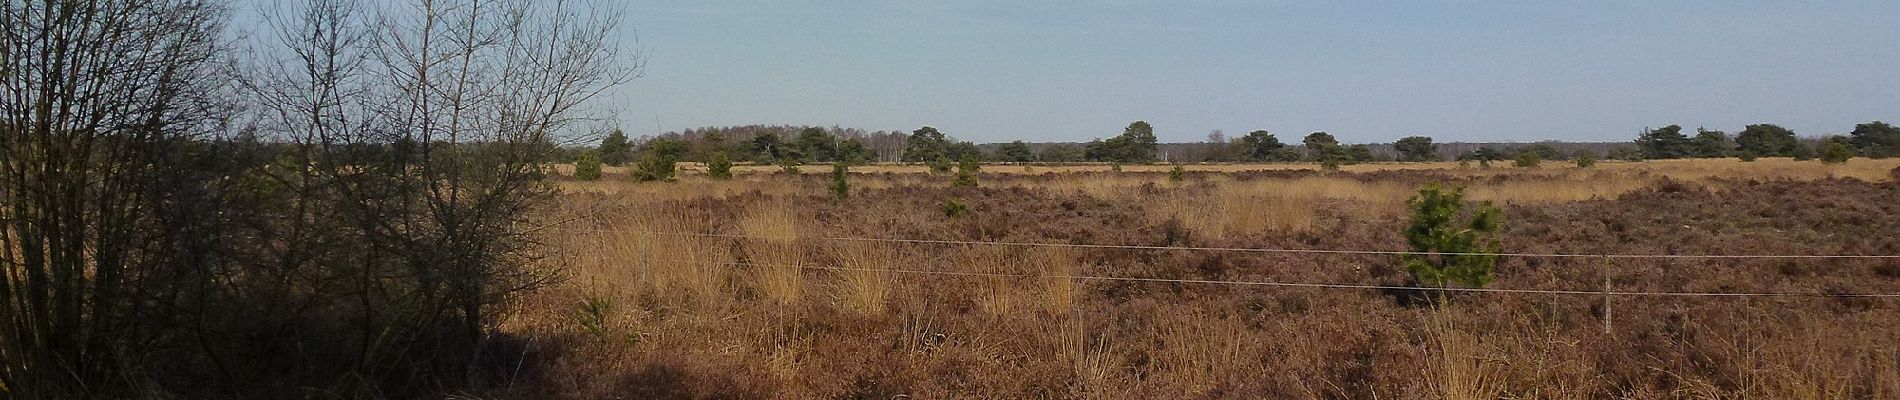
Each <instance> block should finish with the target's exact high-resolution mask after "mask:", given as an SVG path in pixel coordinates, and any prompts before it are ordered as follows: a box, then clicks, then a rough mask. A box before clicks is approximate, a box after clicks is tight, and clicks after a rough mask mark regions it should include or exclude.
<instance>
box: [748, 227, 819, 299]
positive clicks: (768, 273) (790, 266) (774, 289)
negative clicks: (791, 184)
mask: <svg viewBox="0 0 1900 400" xmlns="http://www.w3.org/2000/svg"><path fill="white" fill-rule="evenodd" d="M739 230H740V232H743V233H744V234H745V235H747V236H751V237H752V238H749V239H747V240H746V242H745V248H746V259H747V261H748V262H749V263H750V264H752V266H753V269H752V270H753V272H754V283H755V284H756V285H757V288H758V290H759V292H760V294H762V295H763V297H765V298H766V299H767V300H769V301H771V302H773V303H775V304H779V305H787V304H794V303H797V302H798V301H799V299H800V298H801V297H802V296H803V289H804V271H803V269H802V268H803V266H804V265H805V248H804V247H801V245H800V243H799V241H798V237H799V236H798V221H797V220H796V219H794V216H793V214H792V211H791V209H790V208H789V207H788V206H787V205H785V204H784V203H765V204H760V205H758V206H755V207H754V208H753V209H751V210H750V211H749V212H747V213H746V214H745V216H744V217H742V218H740V220H739Z"/></svg>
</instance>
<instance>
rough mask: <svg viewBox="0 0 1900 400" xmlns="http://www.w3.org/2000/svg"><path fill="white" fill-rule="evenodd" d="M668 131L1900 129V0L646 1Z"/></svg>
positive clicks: (1446, 136)
mask: <svg viewBox="0 0 1900 400" xmlns="http://www.w3.org/2000/svg"><path fill="white" fill-rule="evenodd" d="M625 7H626V11H627V12H628V15H627V16H628V19H627V23H628V27H630V28H632V30H631V31H630V32H629V36H630V37H631V36H634V35H637V36H638V38H639V40H640V47H641V48H643V49H644V50H645V51H646V52H647V54H648V56H650V60H649V64H647V66H648V70H647V71H646V76H645V77H644V78H642V79H640V80H637V81H635V82H633V83H632V84H631V85H629V86H627V87H625V88H623V89H622V90H620V92H619V93H618V94H616V95H615V97H613V98H612V99H610V101H611V102H612V103H613V107H614V108H615V109H616V110H619V111H620V113H619V118H620V122H621V125H622V126H624V127H626V128H627V130H629V131H631V132H638V133H641V134H646V133H652V132H653V131H654V130H655V129H662V130H675V129H681V128H689V127H696V126H706V125H735V124H750V123H766V124H815V125H840V126H847V127H861V128H866V129H900V128H901V129H905V130H909V129H914V128H916V127H918V126H922V125H932V126H936V127H938V128H940V129H942V130H943V131H945V132H947V133H949V134H951V135H952V136H956V137H959V138H962V139H966V140H975V141H979V142H982V141H1001V140H1009V139H1017V138H1022V139H1029V140H1032V141H1074V140H1088V139H1090V138H1093V137H1098V136H1109V135H1113V134H1115V133H1117V132H1119V131H1120V130H1121V128H1122V127H1123V126H1125V125H1126V124H1127V123H1128V122H1130V121H1133V120H1137V119H1140V120H1147V121H1149V122H1151V123H1153V124H1154V126H1155V129H1156V132H1157V133H1158V134H1159V135H1160V136H1161V138H1162V140H1163V141H1190V140H1200V139H1201V138H1202V137H1203V136H1205V135H1206V134H1207V132H1208V131H1209V130H1212V129H1222V130H1225V131H1226V132H1227V133H1228V134H1230V135H1232V134H1237V133H1244V132H1246V131H1249V130H1253V129H1260V128H1264V129H1269V130H1271V131H1273V132H1275V133H1277V134H1279V135H1280V136H1281V137H1282V140H1286V139H1287V138H1289V137H1292V138H1297V136H1298V135H1303V134H1305V133H1306V132H1309V131H1315V130H1325V131H1329V132H1332V133H1334V134H1335V135H1337V136H1339V137H1340V138H1341V140H1343V141H1349V142H1384V141H1391V140H1394V139H1396V138H1398V137H1402V136H1408V135H1414V134H1419V135H1429V136H1433V137H1436V138H1438V139H1439V140H1440V141H1535V140H1542V139H1561V140H1627V139H1631V138H1633V137H1634V136H1635V135H1636V132H1637V130H1639V129H1641V128H1642V127H1644V126H1661V125H1666V124H1672V123H1674V124H1681V125H1684V126H1687V127H1691V128H1693V127H1696V126H1707V127H1710V128H1714V129H1723V130H1727V131H1730V132H1734V131H1736V130H1739V129H1740V128H1741V127H1742V126H1743V125H1744V124H1750V123H1760V122H1774V123H1779V124H1782V125H1783V126H1787V127H1789V128H1792V129H1795V130H1796V132H1799V133H1801V134H1803V135H1813V134H1821V133H1829V132H1832V133H1841V132H1845V131H1847V130H1850V129H1852V127H1853V124H1855V123H1859V122H1866V121H1869V120H1873V119H1887V120H1894V119H1900V2H1896V1H1829V2H1819V1H1810V2H1794V1H1787V2H1768V1H1550V2H1529V1H1200V2H1159V1H1157V2H1135V1H1060V2H1033V1H1032V2H1022V1H901V2H900V1H864V2H856V1H850V2H846V1H770V2H755V1H723V0H692V1H659V2H631V3H627V4H626V6H625Z"/></svg>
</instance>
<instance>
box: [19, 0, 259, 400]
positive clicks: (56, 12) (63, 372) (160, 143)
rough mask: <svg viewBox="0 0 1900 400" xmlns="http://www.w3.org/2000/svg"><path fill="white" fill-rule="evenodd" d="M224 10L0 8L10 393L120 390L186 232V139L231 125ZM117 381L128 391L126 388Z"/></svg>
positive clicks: (120, 1)
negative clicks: (225, 97)
mask: <svg viewBox="0 0 1900 400" xmlns="http://www.w3.org/2000/svg"><path fill="white" fill-rule="evenodd" d="M222 16H223V10H222V9H221V8H219V7H216V6H214V5H212V4H209V3H207V2H203V1H194V0H99V1H89V2H67V1H27V0H6V1H0V26H3V27H4V28H0V29H4V33H3V34H0V35H3V36H0V204H4V207H3V208H4V209H3V210H0V227H3V228H0V242H3V243H6V246H5V248H4V249H0V395H5V397H11V398H36V397H66V396H96V395H111V394H114V393H124V392H114V391H112V390H111V389H112V388H119V389H121V390H123V389H124V388H125V387H126V386H127V385H125V384H123V382H125V381H126V380H127V376H126V375H127V374H128V373H129V371H124V370H121V369H118V367H119V366H120V365H121V364H123V363H128V362H131V361H132V360H128V358H129V357H128V355H127V349H128V348H129V347H131V346H135V345H138V344H141V343H139V341H138V338H139V337H140V336H139V334H140V332H141V331H142V329H143V328H145V327H144V326H140V325H139V324H136V323H135V321H136V320H135V319H134V318H133V317H134V316H139V315H145V314H148V313H154V312H160V311H161V310H154V309H153V308H155V307H158V305H159V304H162V303H159V302H154V301H148V300H155V299H162V298H163V296H167V295H169V293H167V292H166V291H163V290H147V288H146V287H143V286H142V283H143V282H147V281H153V280H162V279H168V278H170V277H173V276H174V275H173V274H161V273H159V272H160V271H159V270H158V269H157V268H154V266H155V265H160V264H162V263H166V262H168V260H169V261H175V260H177V259H179V258H182V257H184V256H185V255H180V254H175V253H171V251H175V250H180V248H177V247H174V246H173V245H174V244H176V240H179V239H180V238H181V237H182V236H181V235H180V234H181V233H183V232H184V231H185V230H187V229H190V227H188V226H176V227H175V228H177V229H172V230H157V229H152V227H153V226H154V224H155V223H159V222H162V221H163V220H164V219H165V218H168V217H171V216H174V215H172V214H170V211H171V210H177V208H176V207H178V204H177V203H175V202H176V201H178V200H180V198H169V197H168V196H170V195H172V194H177V193H168V190H169V189H171V188H174V187H177V186H174V185H185V184H187V183H188V182H181V181H179V180H178V179H181V178H186V177H187V176H186V175H183V174H172V173H171V172H173V171H172V170H170V169H169V168H172V167H174V166H176V165H179V162H180V160H181V157H182V154H181V153H179V151H181V150H182V149H181V148H180V147H179V146H180V145H181V144H183V143H187V142H189V141H192V140H197V139H200V138H202V137H204V136H206V135H207V134H208V132H212V131H214V130H215V129H216V128H218V127H220V125H221V123H222V121H223V118H221V117H220V115H219V114H220V113H222V112H223V111H224V109H225V108H224V107H221V106H219V105H218V101H217V100H218V98H219V94H220V91H219V90H218V89H217V87H216V86H214V85H213V82H214V80H213V79H211V78H213V77H215V74H214V72H215V71H214V70H213V68H214V66H215V63H214V61H215V59H214V58H215V57H216V56H217V54H219V48H218V45H217V42H216V38H217V36H218V35H219V33H220V30H221V26H222V25H221V22H222V20H223V19H222ZM115 383H119V384H115Z"/></svg>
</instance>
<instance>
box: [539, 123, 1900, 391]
mask: <svg viewBox="0 0 1900 400" xmlns="http://www.w3.org/2000/svg"><path fill="white" fill-rule="evenodd" d="M1897 165H1900V160H1868V159H1854V160H1851V161H1850V162H1849V163H1847V164H1845V165H1838V166H1828V165H1824V164H1821V163H1819V162H1801V163H1796V162H1793V161H1789V160H1771V159H1763V160H1760V161H1757V162H1754V163H1741V162H1737V161H1734V160H1685V161H1652V162H1643V163H1620V162H1604V163H1601V164H1599V165H1598V166H1597V167H1596V168H1593V169H1575V168H1567V167H1555V166H1547V167H1545V168H1539V169H1520V168H1492V169H1488V170H1486V169H1476V168H1470V169H1459V168H1457V167H1456V165H1455V164H1448V163H1446V164H1437V163H1430V164H1371V165H1353V166H1345V167H1343V168H1342V170H1341V171H1340V172H1337V173H1327V172H1321V171H1314V170H1313V169H1315V168H1313V166H1310V165H1293V164H1286V165H1189V166H1187V169H1188V171H1189V172H1188V175H1187V179H1186V180H1185V181H1184V182H1174V183H1171V182H1168V178H1167V173H1166V171H1167V168H1168V166H1128V167H1126V168H1125V172H1123V173H1118V174H1117V173H1108V172H1105V171H1107V168H1108V167H1107V166H1093V165H1083V166H1034V167H1031V168H1007V167H1005V168H986V169H985V171H992V172H985V174H986V176H985V177H984V178H983V183H984V186H983V187H982V188H950V187H948V186H949V185H948V182H945V181H944V179H940V177H931V176H928V175H925V174H922V173H918V171H921V170H922V167H918V166H885V165H876V166H867V167H857V168H853V173H854V175H853V186H854V187H856V188H862V192H859V193H854V196H853V197H852V198H850V199H848V200H845V201H843V202H838V201H834V200H831V199H830V198H829V197H827V196H826V194H825V192H824V190H825V189H824V184H825V182H824V180H823V178H822V177H820V176H818V175H815V174H810V175H807V176H789V177H788V176H772V175H770V174H769V173H767V172H766V171H767V170H764V169H756V168H755V169H747V168H744V167H742V168H735V171H736V172H738V174H739V176H738V177H737V178H736V179H734V180H733V181H729V182H727V181H710V180H702V179H699V178H698V177H697V176H694V175H692V174H690V173H689V174H688V175H687V176H685V177H683V178H682V179H681V181H680V182H677V183H670V184H634V183H631V182H627V181H626V180H625V179H614V178H612V177H613V176H614V175H615V174H624V173H625V172H624V171H618V170H613V169H609V170H608V175H609V178H607V179H603V180H602V181H599V182H565V183H563V185H564V186H565V188H566V191H567V192H568V194H566V195H564V198H563V199H562V201H561V202H560V204H561V206H560V207H559V208H557V209H551V210H546V212H544V214H545V215H544V216H543V219H544V220H546V221H550V222H554V221H568V220H573V221H574V222H569V223H565V224H562V225H558V226H556V227H554V228H549V229H546V230H543V231H541V232H544V233H546V237H545V240H546V241H547V242H548V243H551V244H553V245H555V246H557V247H558V248H559V249H560V251H561V253H560V254H557V256H558V257H551V258H549V262H551V263H559V265H558V266H560V267H565V268H567V271H568V272H569V276H570V278H571V279H569V281H568V282H569V284H567V285H565V286H563V287H559V288H556V289H555V290H548V291H544V292H541V293H538V294H536V295H534V296H532V297H531V298H528V299H524V300H523V301H524V304H523V305H522V307H521V309H522V311H521V312H519V313H517V314H515V315H513V316H511V317H509V318H508V319H507V320H505V321H503V324H502V327H503V331H504V332H505V333H507V334H510V335H520V336H524V337H527V338H529V340H528V342H529V343H531V345H529V346H527V347H526V349H525V350H524V353H523V355H524V356H523V357H522V359H523V360H524V361H523V363H522V365H520V366H519V367H518V369H519V371H520V372H519V374H520V378H518V379H522V380H528V381H532V382H530V383H542V384H544V385H526V384H524V385H523V386H522V387H544V388H547V390H549V391H548V392H536V393H522V394H521V395H522V396H523V397H558V398H880V399H888V398H1315V397H1327V398H1399V399H1410V398H1419V399H1426V398H1433V399H1437V398H1442V399H1476V398H1609V397H1617V398H1874V399H1879V398H1900V341H1896V340H1894V338H1896V337H1900V304H1897V303H1900V300H1895V299H1891V298H1885V299H1883V298H1827V297H1778V298H1708V297H1618V298H1615V299H1614V300H1613V302H1612V303H1611V308H1610V319H1611V321H1610V322H1611V324H1610V330H1609V331H1608V332H1605V330H1604V326H1605V325H1604V322H1603V319H1604V314H1605V312H1604V311H1605V310H1604V308H1603V307H1604V301H1603V298H1601V297H1600V296H1573V295H1538V294H1507V293H1492V294H1463V295H1454V296H1451V298H1450V299H1449V301H1448V302H1446V303H1442V304H1440V305H1438V306H1436V307H1430V306H1422V305H1405V304H1402V303H1401V302H1400V301H1398V297H1395V296H1392V295H1388V294H1386V293H1382V292H1379V291H1372V290H1347V289H1312V288H1276V287H1256V286H1228V285H1207V284H1192V283H1155V282H1131V281H1107V280H1085V279H1065V278H1054V277H1061V276H1100V277H1158V278H1178V279H1197V280H1233V281H1273V282H1308V283H1344V284H1360V285H1390V284H1402V283H1403V282H1405V273H1404V271H1403V268H1402V267H1401V266H1400V262H1399V260H1397V259H1396V258H1395V257H1388V256H1358V255H1288V254H1258V253H1222V252H1207V251H1186V250H1169V251H1163V250H1137V249H1098V248H1050V247H1016V246H986V245H949V244H915V243H881V242H861V241H836V240H827V239H825V238H828V237H867V238H913V239H941V240H971V241H1004V242H1044V243H1091V244H1118V245H1142V246H1157V245H1176V246H1207V247H1250V248H1313V249H1362V250H1401V249H1404V248H1405V242H1404V239H1403V237H1402V236H1401V235H1400V234H1399V229H1400V228H1401V227H1402V226H1404V223H1405V221H1404V218H1405V211H1404V202H1405V199H1406V198H1407V196H1409V195H1410V194H1411V193H1412V191H1413V190H1414V189H1415V188H1417V187H1418V186H1421V185H1423V184H1426V183H1431V182H1443V183H1446V184H1450V185H1456V186H1463V187H1468V188H1469V193H1470V196H1471V198H1473V199H1476V200H1490V201H1495V202H1498V203H1500V204H1501V205H1502V206H1503V207H1504V208H1505V218H1506V219H1505V222H1506V225H1505V230H1506V232H1505V235H1504V236H1503V237H1504V247H1505V250H1507V251H1513V252H1533V253H1581V254H1597V253H1628V254H1900V240H1896V237H1895V232H1900V202H1896V201H1894V199H1900V184H1896V183H1893V182H1892V180H1891V178H1889V177H1888V173H1889V171H1891V170H1893V169H1894V167H1895V166H1897ZM806 170H808V171H818V170H822V168H806ZM947 198H957V199H960V200H962V201H964V202H966V203H968V204H970V208H971V210H972V211H971V214H970V215H967V216H964V217H961V218H946V217H944V216H943V214H942V213H941V211H940V210H939V209H938V208H937V205H938V204H939V203H941V201H942V200H944V199H947ZM646 232H700V233H715V234H722V235H749V236H759V237H762V238H732V237H693V236H677V235H660V234H652V233H646ZM797 266H807V267H811V268H810V269H800V268H797ZM1605 268H1607V269H1608V274H1609V277H1610V281H1611V285H1612V286H1613V287H1614V288H1615V289H1616V290H1619V291H1648V292H1661V291H1707V292H1821V293H1900V260H1891V259H1884V260H1851V259H1838V260H1814V259H1714V260H1708V259H1619V260H1615V261H1614V262H1605V261H1603V260H1599V259H1545V258H1524V257H1516V258H1513V257H1507V258H1504V259H1503V260H1502V261H1501V262H1500V264H1499V266H1498V278H1497V281H1496V282H1495V283H1494V284H1493V286H1494V287H1500V288H1514V289H1542V290H1599V289H1601V288H1602V284H1603V281H1604V276H1605ZM903 271H933V272H942V273H945V274H917V273H909V272H903ZM966 273H984V274H1004V275H1011V276H967V275H952V274H966ZM1051 276H1054V277H1051ZM590 298H593V299H608V300H609V301H611V302H612V304H613V307H612V308H610V312H609V315H607V319H606V322H607V324H606V325H607V326H608V327H609V329H612V330H615V332H617V333H624V334H626V335H625V336H627V337H629V338H630V339H626V340H622V339H618V338H611V337H610V338H607V339H602V338H599V337H596V336H595V335H590V334H588V333H586V332H584V331H583V329H582V328H581V327H580V325H579V324H578V323H577V322H576V317H575V315H576V311H575V310H576V309H577V308H578V307H579V305H580V304H581V303H582V302H583V301H584V300H585V299H590Z"/></svg>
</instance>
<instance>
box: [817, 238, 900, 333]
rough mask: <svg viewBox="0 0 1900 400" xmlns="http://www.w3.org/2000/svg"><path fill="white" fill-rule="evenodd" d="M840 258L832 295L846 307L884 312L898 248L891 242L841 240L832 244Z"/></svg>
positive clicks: (863, 311)
mask: <svg viewBox="0 0 1900 400" xmlns="http://www.w3.org/2000/svg"><path fill="white" fill-rule="evenodd" d="M831 255H832V257H834V258H836V259H837V260H838V265H837V266H838V268H841V269H842V270H839V271H836V274H835V275H836V276H837V283H836V284H835V285H834V288H835V290H834V294H833V296H832V297H833V298H834V299H835V300H837V302H838V304H839V305H840V306H842V307H843V308H844V309H847V310H851V311H854V312H858V313H862V314H866V315H882V314H884V309H885V303H886V302H887V300H888V299H889V298H890V295H891V289H892V285H893V284H894V282H892V280H893V279H892V277H891V272H890V269H891V265H892V264H894V263H896V262H897V259H898V255H897V249H896V248H895V247H893V246H892V245H891V244H889V243H877V242H855V241H854V242H840V243H837V244H835V245H833V246H832V247H831Z"/></svg>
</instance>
